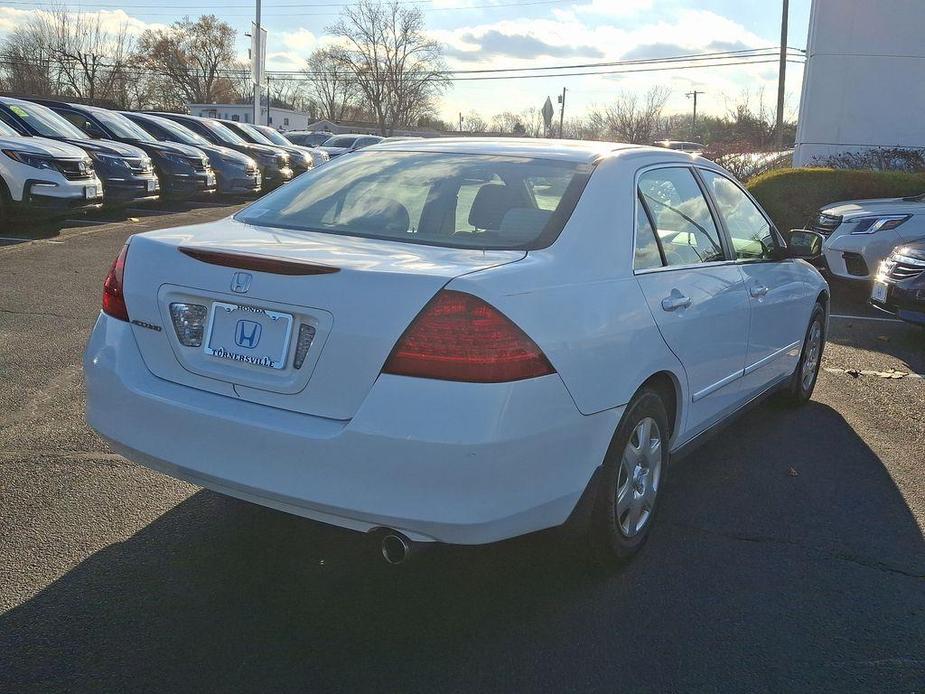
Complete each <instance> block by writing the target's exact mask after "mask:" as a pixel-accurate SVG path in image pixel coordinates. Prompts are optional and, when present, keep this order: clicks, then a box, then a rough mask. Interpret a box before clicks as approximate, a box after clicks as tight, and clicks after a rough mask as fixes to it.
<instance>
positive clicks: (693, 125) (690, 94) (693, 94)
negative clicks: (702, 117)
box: [684, 89, 704, 141]
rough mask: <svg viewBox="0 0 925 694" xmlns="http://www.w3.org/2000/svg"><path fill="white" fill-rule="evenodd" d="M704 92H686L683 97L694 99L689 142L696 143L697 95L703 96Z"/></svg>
mask: <svg viewBox="0 0 925 694" xmlns="http://www.w3.org/2000/svg"><path fill="white" fill-rule="evenodd" d="M703 93H704V92H698V91H697V90H696V89H695V90H694V91H692V92H688V93H687V94H685V95H684V96H686V97H687V98H688V99H690V98H691V97H693V98H694V115H693V116H692V117H691V140H692V141H696V139H697V95H698V94H703Z"/></svg>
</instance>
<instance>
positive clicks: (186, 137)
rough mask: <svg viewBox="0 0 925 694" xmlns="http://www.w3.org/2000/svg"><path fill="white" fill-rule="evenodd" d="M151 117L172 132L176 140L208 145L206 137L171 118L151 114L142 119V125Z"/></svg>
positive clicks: (188, 143)
mask: <svg viewBox="0 0 925 694" xmlns="http://www.w3.org/2000/svg"><path fill="white" fill-rule="evenodd" d="M149 118H150V121H151V122H152V123H154V124H156V125H157V126H158V127H159V128H161V129H162V130H166V131H167V132H168V133H170V136H171V137H172V138H174V142H179V143H181V144H184V145H208V144H210V143H209V141H208V140H207V139H206V138H204V137H203V136H202V135H199V134H197V133H194V132H193V131H192V130H190V129H189V128H187V127H185V126H183V125H180V124H179V123H177V122H176V121H172V120H170V119H169V118H158V117H157V116H149V117H148V118H145V119H143V120H142V121H141V123H142V125H141V127H144V122H145V121H146V120H148V119H149Z"/></svg>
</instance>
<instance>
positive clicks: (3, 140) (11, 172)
mask: <svg viewBox="0 0 925 694" xmlns="http://www.w3.org/2000/svg"><path fill="white" fill-rule="evenodd" d="M102 202H103V184H102V183H101V182H100V179H99V178H97V176H96V172H95V171H94V169H93V161H92V160H91V159H90V157H88V156H87V153H86V152H84V151H83V150H82V149H80V148H79V147H75V146H74V145H69V144H67V143H66V142H57V141H56V140H49V139H47V138H44V137H23V136H21V135H20V134H19V133H17V132H16V131H15V130H13V128H11V127H10V126H8V125H7V124H6V123H4V122H2V121H0V226H5V225H6V223H7V222H8V221H9V219H10V217H13V216H17V215H21V214H23V213H28V214H29V215H30V216H37V215H48V216H54V215H56V214H66V213H68V212H71V211H73V210H84V209H89V208H94V207H99V206H100V205H101V204H102Z"/></svg>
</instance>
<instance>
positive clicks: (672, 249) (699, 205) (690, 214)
mask: <svg viewBox="0 0 925 694" xmlns="http://www.w3.org/2000/svg"><path fill="white" fill-rule="evenodd" d="M639 194H640V196H641V198H642V200H643V202H644V204H645V206H646V208H647V209H648V211H649V214H650V216H651V218H652V221H653V222H654V223H655V232H656V234H657V235H658V239H659V242H660V243H661V246H662V250H663V251H664V253H665V261H666V263H667V264H668V265H693V264H697V263H710V262H715V261H718V260H724V259H725V255H724V253H723V247H722V244H721V243H720V236H719V231H718V230H717V228H716V223H715V222H714V221H713V216H712V214H711V213H710V208H709V206H708V205H707V201H706V198H704V196H703V191H701V189H700V186H699V185H698V184H697V180H696V179H695V178H694V172H693V171H691V170H690V169H688V168H685V167H667V168H663V169H653V170H651V171H647V172H645V173H644V174H642V176H640V177H639Z"/></svg>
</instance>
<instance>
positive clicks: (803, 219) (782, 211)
mask: <svg viewBox="0 0 925 694" xmlns="http://www.w3.org/2000/svg"><path fill="white" fill-rule="evenodd" d="M748 189H749V190H750V191H751V193H752V195H754V196H755V198H756V199H757V200H758V202H760V203H761V205H762V207H764V209H765V210H766V211H767V213H768V214H769V215H771V219H773V220H774V223H775V224H776V225H777V228H778V229H780V230H781V231H784V232H786V231H787V230H789V229H799V228H801V227H803V226H804V225H805V224H808V223H810V222H812V220H813V219H814V218H815V217H816V214H817V213H818V211H819V208H820V207H825V206H826V205H828V204H830V203H833V202H838V201H840V200H863V199H866V198H895V197H901V196H905V195H916V194H918V193H925V174H910V173H898V172H895V171H859V170H850V169H776V170H774V171H769V172H768V173H765V174H761V175H760V176H757V177H755V178H753V179H752V180H751V181H749V182H748Z"/></svg>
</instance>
